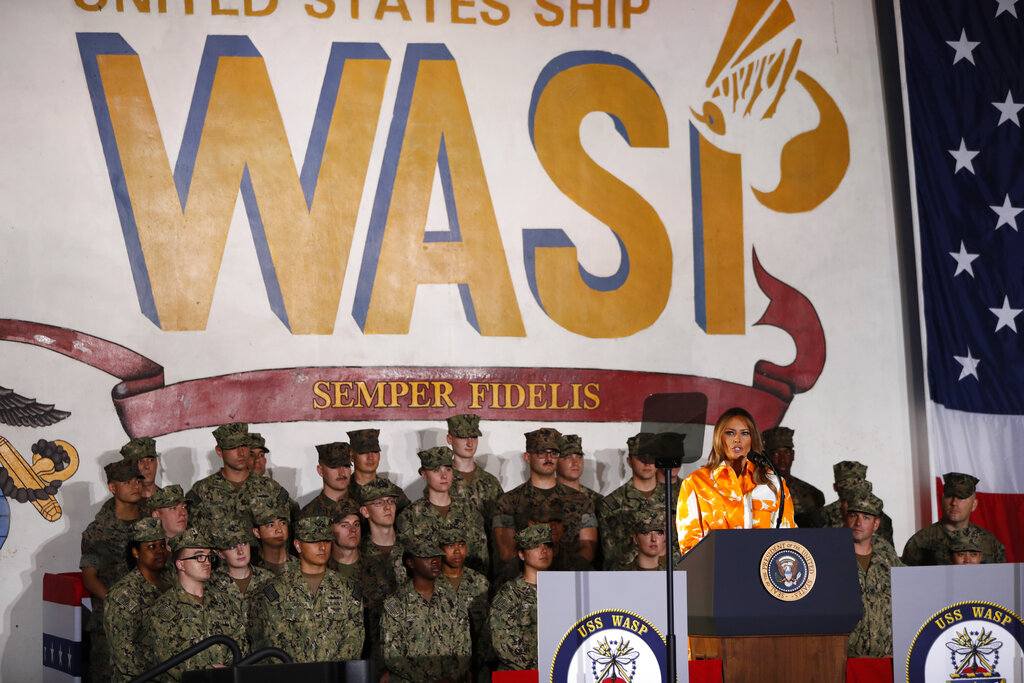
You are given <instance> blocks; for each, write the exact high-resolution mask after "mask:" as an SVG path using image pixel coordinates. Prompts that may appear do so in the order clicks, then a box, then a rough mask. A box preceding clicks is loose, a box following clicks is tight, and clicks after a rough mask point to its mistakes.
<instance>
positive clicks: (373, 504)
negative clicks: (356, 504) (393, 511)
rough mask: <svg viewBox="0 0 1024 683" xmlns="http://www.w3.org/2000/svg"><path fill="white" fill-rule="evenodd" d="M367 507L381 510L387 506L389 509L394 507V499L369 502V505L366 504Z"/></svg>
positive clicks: (379, 499)
mask: <svg viewBox="0 0 1024 683" xmlns="http://www.w3.org/2000/svg"><path fill="white" fill-rule="evenodd" d="M367 505H369V506H370V507H373V508H382V507H384V506H385V505H387V506H389V507H394V506H395V499H394V498H378V499H377V500H371V501H370V502H369V503H367Z"/></svg>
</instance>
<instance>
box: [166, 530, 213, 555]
mask: <svg viewBox="0 0 1024 683" xmlns="http://www.w3.org/2000/svg"><path fill="white" fill-rule="evenodd" d="M167 546H168V547H169V548H170V550H171V552H172V553H176V552H178V551H179V550H181V549H182V548H213V547H214V543H213V541H212V540H211V539H210V537H209V536H207V534H206V533H205V532H204V531H203V530H202V529H200V528H199V527H196V526H190V527H188V528H187V529H185V530H184V531H182V532H181V533H180V534H178V535H177V536H175V537H173V538H170V539H168V540H167Z"/></svg>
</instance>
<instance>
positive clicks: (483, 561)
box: [395, 495, 489, 573]
mask: <svg viewBox="0 0 1024 683" xmlns="http://www.w3.org/2000/svg"><path fill="white" fill-rule="evenodd" d="M448 520H456V521H458V523H459V525H461V526H462V527H463V528H464V529H465V530H466V566H467V567H469V568H471V569H475V570H477V571H479V572H484V573H486V572H487V569H488V565H489V562H488V558H487V532H486V531H484V520H483V518H482V517H481V516H480V513H478V512H477V511H476V509H475V508H474V507H473V506H472V504H471V503H469V502H467V501H465V500H456V499H455V498H454V497H452V503H451V507H449V508H448V514H447V515H445V516H444V517H442V516H441V511H440V510H438V508H437V507H436V506H435V505H433V504H432V503H431V502H430V500H429V499H427V497H426V495H424V497H423V498H420V499H419V500H417V501H416V502H415V503H412V504H411V505H410V506H409V507H407V508H406V509H405V510H404V511H403V512H402V514H400V515H399V516H398V518H397V519H396V520H395V530H396V531H398V533H400V534H402V535H403V536H408V535H410V534H412V535H413V536H426V535H428V534H432V535H436V534H437V533H438V531H439V530H440V529H441V527H442V526H444V524H445V522H446V521H448Z"/></svg>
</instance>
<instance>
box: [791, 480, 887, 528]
mask: <svg viewBox="0 0 1024 683" xmlns="http://www.w3.org/2000/svg"><path fill="white" fill-rule="evenodd" d="M786 486H788V487H789V497H790V499H791V500H792V501H793V510H794V514H793V519H794V521H795V522H796V525H797V526H798V527H800V528H801V529H816V528H819V527H821V525H822V521H823V520H822V508H823V507H824V506H825V494H823V493H822V492H821V491H820V490H819V489H817V488H815V487H814V486H812V485H810V484H808V483H807V482H806V481H804V480H803V479H799V478H797V477H794V476H793V475H790V476H789V478H788V479H786ZM879 528H881V527H879Z"/></svg>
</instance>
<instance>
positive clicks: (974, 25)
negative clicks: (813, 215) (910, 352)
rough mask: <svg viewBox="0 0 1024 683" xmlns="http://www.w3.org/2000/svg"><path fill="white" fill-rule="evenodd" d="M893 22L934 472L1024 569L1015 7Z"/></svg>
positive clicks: (979, 2) (968, 8)
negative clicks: (971, 486) (912, 195)
mask: <svg viewBox="0 0 1024 683" xmlns="http://www.w3.org/2000/svg"><path fill="white" fill-rule="evenodd" d="M1018 4H1020V5H1021V6H1020V7H1018ZM900 14H901V20H902V29H903V56H904V62H905V78H906V81H905V86H906V92H907V99H908V102H909V112H910V136H911V143H912V147H913V174H914V180H915V183H916V195H917V197H916V198H917V216H918V227H919V230H920V242H919V244H920V253H921V279H922V282H921V287H922V291H923V295H924V316H925V331H926V355H927V372H928V390H929V398H930V406H929V434H930V448H931V454H932V465H933V467H934V468H935V473H936V474H937V475H938V474H941V473H943V472H948V471H957V472H967V473H971V474H974V475H975V476H977V477H978V478H979V479H980V480H981V481H980V483H979V484H978V490H979V494H978V501H979V504H978V509H977V511H976V512H975V513H974V515H973V517H972V521H973V522H974V523H976V524H979V525H980V526H983V527H985V528H987V529H989V530H990V531H992V532H993V533H995V534H996V536H998V537H999V538H1000V540H1001V541H1003V544H1004V545H1006V549H1007V560H1008V561H1024V531H1022V529H1021V527H1022V526H1024V525H1022V524H1021V521H1022V520H1024V315H1022V313H1024V232H1022V229H1024V129H1022V128H1021V124H1022V121H1024V19H1022V16H1021V15H1022V14H1024V3H1021V2H1019V0H903V1H902V2H900Z"/></svg>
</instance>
